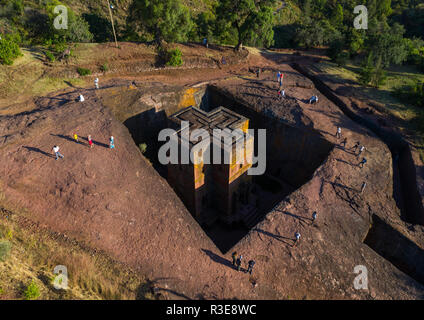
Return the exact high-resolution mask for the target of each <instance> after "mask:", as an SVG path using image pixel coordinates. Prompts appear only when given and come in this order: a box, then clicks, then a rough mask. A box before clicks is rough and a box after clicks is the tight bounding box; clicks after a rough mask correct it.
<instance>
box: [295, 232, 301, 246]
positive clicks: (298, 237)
mask: <svg viewBox="0 0 424 320" xmlns="http://www.w3.org/2000/svg"><path fill="white" fill-rule="evenodd" d="M294 236H295V237H296V238H295V240H294V245H296V244H297V243H298V242H299V240H300V233H299V232H296V233H295V234H294Z"/></svg>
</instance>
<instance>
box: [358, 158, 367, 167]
mask: <svg viewBox="0 0 424 320" xmlns="http://www.w3.org/2000/svg"><path fill="white" fill-rule="evenodd" d="M366 163H367V159H365V158H362V161H361V162H359V167H360V168H363V167H364V165H365V164H366Z"/></svg>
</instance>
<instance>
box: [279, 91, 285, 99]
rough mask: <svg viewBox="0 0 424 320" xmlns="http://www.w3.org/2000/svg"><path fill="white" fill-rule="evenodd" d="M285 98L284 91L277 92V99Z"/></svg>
mask: <svg viewBox="0 0 424 320" xmlns="http://www.w3.org/2000/svg"><path fill="white" fill-rule="evenodd" d="M285 96H286V92H285V91H284V89H281V90H278V97H279V98H280V99H281V98H284V97H285Z"/></svg>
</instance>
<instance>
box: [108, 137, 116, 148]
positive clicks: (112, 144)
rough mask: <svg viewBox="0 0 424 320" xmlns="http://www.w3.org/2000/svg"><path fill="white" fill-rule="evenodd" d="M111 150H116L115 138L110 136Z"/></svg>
mask: <svg viewBox="0 0 424 320" xmlns="http://www.w3.org/2000/svg"><path fill="white" fill-rule="evenodd" d="M109 148H110V149H115V138H114V137H113V136H110V139H109Z"/></svg>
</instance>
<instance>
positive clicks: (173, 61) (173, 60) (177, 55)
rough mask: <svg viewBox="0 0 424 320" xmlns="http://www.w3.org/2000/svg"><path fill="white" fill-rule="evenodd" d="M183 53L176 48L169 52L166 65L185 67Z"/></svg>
mask: <svg viewBox="0 0 424 320" xmlns="http://www.w3.org/2000/svg"><path fill="white" fill-rule="evenodd" d="M183 63H184V62H183V53H182V52H181V50H180V49H178V48H176V49H173V50H169V51H168V52H167V54H166V65H167V66H172V67H177V66H182V65H183Z"/></svg>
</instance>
